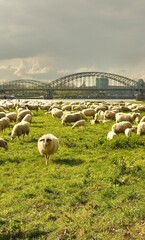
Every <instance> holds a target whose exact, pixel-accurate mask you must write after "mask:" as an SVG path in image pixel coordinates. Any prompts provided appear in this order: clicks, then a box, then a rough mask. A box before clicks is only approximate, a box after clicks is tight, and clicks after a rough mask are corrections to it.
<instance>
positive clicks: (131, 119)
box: [115, 112, 140, 123]
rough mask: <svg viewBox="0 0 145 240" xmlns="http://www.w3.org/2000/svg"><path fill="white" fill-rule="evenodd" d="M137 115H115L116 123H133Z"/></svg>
mask: <svg viewBox="0 0 145 240" xmlns="http://www.w3.org/2000/svg"><path fill="white" fill-rule="evenodd" d="M139 115H140V114H139V113H122V112H121V113H116V117H115V118H116V123H119V122H123V121H128V122H131V123H133V122H134V120H135V119H136V117H138V116H139Z"/></svg>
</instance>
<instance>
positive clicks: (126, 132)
mask: <svg viewBox="0 0 145 240" xmlns="http://www.w3.org/2000/svg"><path fill="white" fill-rule="evenodd" d="M134 131H135V128H134V127H132V128H126V129H125V131H124V133H125V136H126V137H127V138H129V137H130V136H131V133H132V132H134Z"/></svg>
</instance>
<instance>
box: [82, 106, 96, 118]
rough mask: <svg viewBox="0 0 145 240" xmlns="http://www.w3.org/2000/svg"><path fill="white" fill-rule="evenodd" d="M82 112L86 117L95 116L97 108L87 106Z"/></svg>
mask: <svg viewBox="0 0 145 240" xmlns="http://www.w3.org/2000/svg"><path fill="white" fill-rule="evenodd" d="M82 113H83V114H84V115H85V116H86V117H93V118H94V117H95V113H96V111H95V109H92V108H86V109H83V110H82Z"/></svg>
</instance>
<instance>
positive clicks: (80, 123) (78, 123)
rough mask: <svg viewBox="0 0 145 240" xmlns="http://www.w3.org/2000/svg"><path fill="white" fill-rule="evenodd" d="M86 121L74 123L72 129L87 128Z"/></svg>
mask: <svg viewBox="0 0 145 240" xmlns="http://www.w3.org/2000/svg"><path fill="white" fill-rule="evenodd" d="M85 122H86V121H85V120H84V119H81V120H78V121H76V122H75V123H74V125H73V126H72V129H74V128H76V127H83V126H85Z"/></svg>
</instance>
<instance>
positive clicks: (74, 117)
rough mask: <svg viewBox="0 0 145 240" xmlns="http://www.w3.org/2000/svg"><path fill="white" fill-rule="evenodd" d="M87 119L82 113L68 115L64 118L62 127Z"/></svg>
mask: <svg viewBox="0 0 145 240" xmlns="http://www.w3.org/2000/svg"><path fill="white" fill-rule="evenodd" d="M81 119H85V120H86V116H85V115H84V114H83V113H82V112H76V113H70V114H69V113H68V114H65V115H63V116H62V125H66V124H67V123H71V122H76V121H78V120H81Z"/></svg>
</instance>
